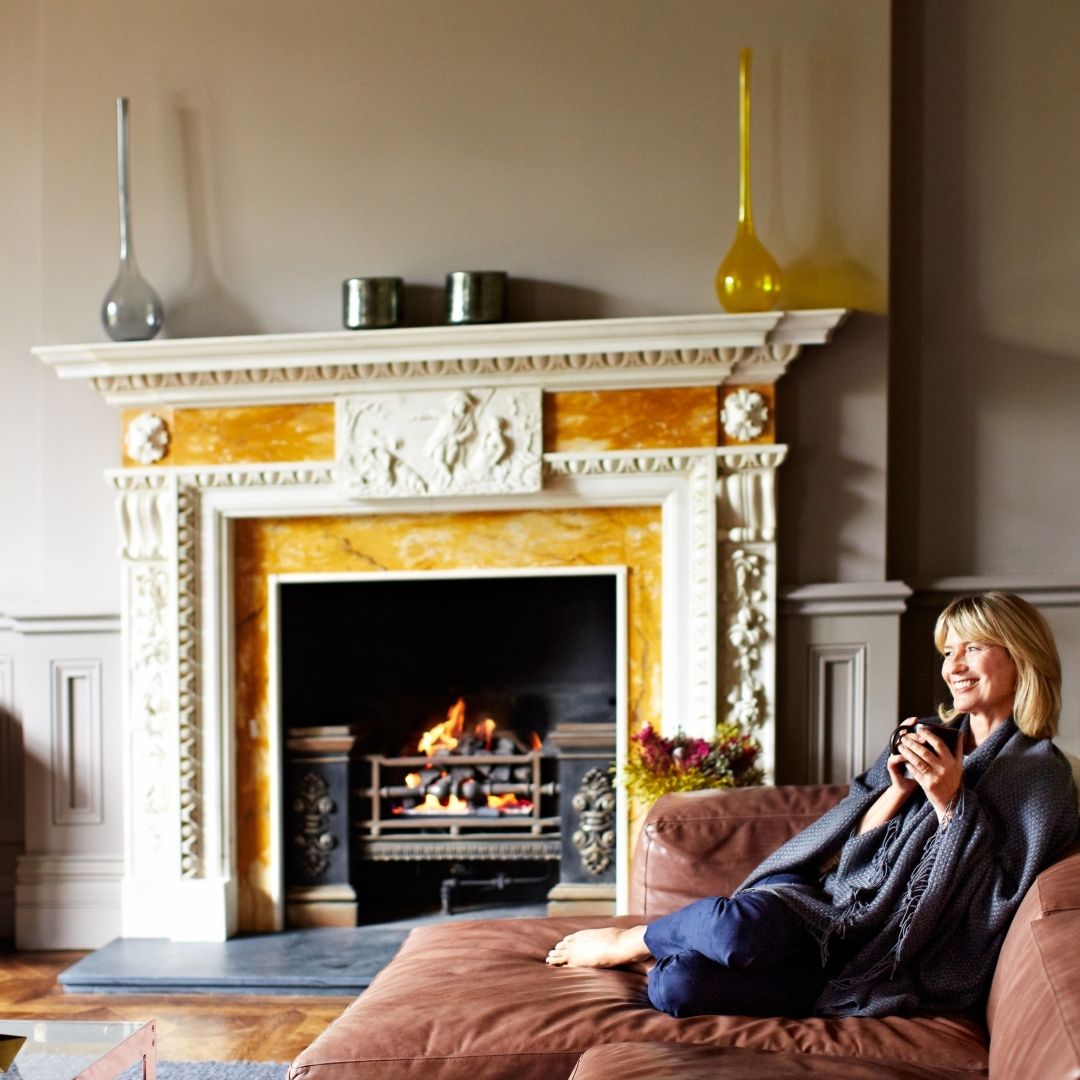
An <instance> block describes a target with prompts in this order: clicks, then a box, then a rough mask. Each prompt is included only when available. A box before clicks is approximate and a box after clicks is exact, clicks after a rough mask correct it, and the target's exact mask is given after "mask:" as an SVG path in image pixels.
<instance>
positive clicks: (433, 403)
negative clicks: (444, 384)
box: [337, 388, 543, 499]
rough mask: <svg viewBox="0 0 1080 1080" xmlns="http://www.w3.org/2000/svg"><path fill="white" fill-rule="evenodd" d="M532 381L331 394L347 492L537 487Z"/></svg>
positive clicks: (538, 440)
mask: <svg viewBox="0 0 1080 1080" xmlns="http://www.w3.org/2000/svg"><path fill="white" fill-rule="evenodd" d="M540 399H541V395H540V390H539V389H538V388H529V389H524V390H518V389H505V388H504V389H492V388H487V389H468V390H450V391H444V390H439V391H426V392H419V393H404V394H353V395H349V396H347V397H341V398H339V399H338V401H337V487H338V491H339V492H340V493H341V495H343V496H344V497H345V498H349V499H368V498H411V497H412V498H414V497H418V496H431V495H488V494H506V493H514V492H532V491H539V490H540V484H541V454H542V450H543V432H542V426H541V400H540Z"/></svg>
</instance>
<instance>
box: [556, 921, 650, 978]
mask: <svg viewBox="0 0 1080 1080" xmlns="http://www.w3.org/2000/svg"><path fill="white" fill-rule="evenodd" d="M651 956H652V953H650V952H649V950H648V949H647V948H646V947H645V927H644V926H632V927H631V928H630V929H629V930H620V929H619V928H618V927H617V926H605V927H602V928H600V929H598V930H578V931H577V933H575V934H568V935H567V936H566V937H564V938H563V939H562V941H560V942H559V943H558V944H557V945H556V946H555V947H554V948H553V949H552V950H551V952H549V953H548V954H547V963H549V964H551V965H553V966H554V967H601V968H606V967H618V966H619V965H620V964H633V963H638V962H640V961H642V960H648V959H649V958H650V957H651Z"/></svg>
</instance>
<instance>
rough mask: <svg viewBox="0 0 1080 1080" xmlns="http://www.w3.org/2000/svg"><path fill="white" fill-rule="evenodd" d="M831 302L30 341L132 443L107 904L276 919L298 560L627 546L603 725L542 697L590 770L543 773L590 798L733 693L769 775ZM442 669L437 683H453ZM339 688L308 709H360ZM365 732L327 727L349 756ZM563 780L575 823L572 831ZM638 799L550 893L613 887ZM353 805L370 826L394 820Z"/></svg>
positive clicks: (177, 918) (469, 563)
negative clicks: (119, 837) (320, 330)
mask: <svg viewBox="0 0 1080 1080" xmlns="http://www.w3.org/2000/svg"><path fill="white" fill-rule="evenodd" d="M844 314H845V313H844V312H842V311H810V312H768V313H763V314H754V315H708V316H686V317H682V316H677V317H665V318H642V319H615V320H595V321H582V322H565V323H533V324H506V325H498V324H496V325H490V326H453V327H431V328H421V329H415V330H414V329H395V330H386V331H367V332H365V333H363V334H350V333H347V332H336V333H325V334H293V335H279V336H258V337H235V338H215V339H202V340H162V341H154V342H125V343H112V344H109V343H106V344H102V345H91V346H61V347H55V348H43V349H38V350H35V351H36V352H37V353H38V355H39V356H40V357H41V358H42V359H43V360H44V361H45V362H46V363H48V364H50V365H52V366H54V367H55V368H56V370H57V373H58V374H59V375H60V376H61V377H62V378H82V379H86V380H88V381H89V382H90V383H91V384H92V385H93V386H94V388H96V389H97V390H98V391H99V392H101V393H102V394H103V395H104V397H105V399H106V401H107V402H109V403H110V404H113V405H116V406H118V407H120V408H121V409H122V410H123V412H122V423H123V432H124V454H123V465H122V467H121V468H118V469H116V470H112V471H110V473H109V482H110V483H111V484H112V485H113V487H114V488H115V490H116V493H117V507H118V516H119V522H120V533H121V562H122V573H123V599H122V623H123V643H124V646H123V647H124V650H125V652H124V656H125V663H124V670H125V685H124V687H123V709H124V718H123V723H124V731H125V740H124V747H123V769H124V775H125V785H124V794H123V799H124V820H125V859H124V867H125V868H124V876H123V881H122V891H121V896H122V932H123V934H124V935H125V936H130V937H139V936H147V937H170V938H173V939H176V940H183V939H193V940H218V939H221V938H224V937H227V936H229V935H230V934H233V933H235V932H237V931H238V930H246V931H258V930H271V929H275V928H280V927H282V926H283V925H284V924H285V916H286V907H287V904H288V896H287V893H286V888H285V884H284V882H285V869H284V864H285V861H286V838H285V835H284V834H285V831H286V830H285V824H284V817H283V806H284V801H283V792H282V769H281V756H282V752H283V749H284V743H286V742H287V741H288V740H289V739H290V738H291V737H292V736H291V735H290V734H289V732H291V731H292V730H293V729H294V728H298V727H300V728H302V727H303V726H304V724H305V723H307V722H308V721H307V720H304V721H302V722H301V723H300V724H292V721H291V720H285V721H283V719H282V711H281V706H282V701H281V700H279V699H280V698H281V697H282V695H283V694H285V693H287V692H288V691H287V690H286V689H285V688H284V687H283V685H279V681H278V679H277V669H276V666H275V665H277V664H278V662H279V656H280V649H279V644H280V643H279V641H278V637H277V633H278V630H277V624H276V622H275V621H274V620H275V619H276V618H277V612H276V610H275V604H277V599H276V594H277V593H278V591H279V590H280V589H281V588H283V587H284V586H283V585H282V584H281V583H282V582H285V581H286V580H288V579H289V578H290V575H312V576H318V575H337V576H338V577H340V578H347V577H349V576H350V575H353V576H355V575H365V576H366V577H367V578H369V579H370V580H371V581H374V580H376V579H385V580H386V581H389V579H390V578H391V577H392V576H393V575H398V576H400V577H402V578H403V579H404V578H405V577H407V576H409V575H413V576H416V577H421V576H423V575H435V576H441V577H442V578H444V579H449V578H453V577H454V576H455V575H469V574H472V575H474V576H479V577H482V576H484V575H494V576H498V575H509V574H512V573H524V574H525V575H526V576H528V575H533V576H537V575H543V574H553V575H555V576H556V577H558V576H559V575H564V576H570V575H573V574H576V573H583V572H591V573H600V574H601V576H603V574H605V573H607V572H609V571H611V570H617V571H618V572H619V573H620V574H622V575H623V580H624V582H625V585H624V596H625V601H624V605H623V607H622V609H621V610H618V611H617V615H616V622H617V626H616V630H615V633H616V635H620V634H621V635H622V640H623V642H624V646H619V647H618V649H617V653H618V654H619V655H620V657H621V659H617V660H616V692H615V695H614V697H615V719H614V725H613V726H614V729H615V730H614V733H613V734H612V733H611V731H610V727H611V726H612V725H611V723H610V722H604V723H593V722H590V721H588V720H582V721H580V722H578V721H577V720H573V719H572V718H571V717H570V713H569V712H566V711H564V712H563V713H559V710H560V709H562V707H563V705H562V704H559V703H558V702H556V703H554V704H551V703H549V708H550V709H551V710H552V712H551V715H552V716H555V715H556V714H559V715H563V716H564V719H563V720H560V721H558V722H554V726H553V727H549V730H548V731H547V733H546V734H545V733H543V732H541V733H540V735H541V739H542V744H543V745H544V746H545V748H546V749H545V753H552V754H553V758H554V759H555V760H557V761H558V762H559V763H560V765H559V768H560V769H561V768H564V767H565V766H566V765H567V763H570V762H574V763H576V765H575V767H577V768H579V769H583V770H584V772H579V775H577V776H576V777H574V778H573V779H571V780H569V781H567V780H566V779H565V777H564V776H559V777H556V778H555V780H553V781H552V780H549V779H547V778H546V777H542V778H541V784H542V785H543V784H546V783H549V782H553V783H557V784H558V785H559V787H560V789H563V788H565V784H566V783H570V785H571V786H572V787H573V789H574V791H575V793H579V792H582V798H583V800H584V801H585V803H586V804H587V807H586V811H585V812H586V813H587V814H588V815H589V817H588V821H589V822H590V823H591V824H595V821H596V818H597V816H600V813H601V812H600V811H599V810H597V809H596V807H599V806H602V805H605V799H608V798H609V796H608V795H604V794H603V793H599V792H593V791H592V789H591V788H589V786H588V785H587V784H585V783H584V779H585V775H586V774H587V773H588V772H590V771H593V768H594V766H593V764H591V763H590V762H598V761H600V760H601V759H604V760H610V758H611V753H610V748H611V745H612V744H613V745H614V750H615V754H614V756H615V758H616V759H619V758H621V757H623V755H624V754H625V751H626V746H627V740H628V738H629V735H630V733H631V731H633V730H636V729H637V728H638V727H639V726H641V725H644V724H646V723H649V724H652V725H654V726H656V727H658V728H660V729H661V730H665V731H674V730H676V729H679V728H681V729H682V730H683V731H685V732H687V733H688V734H693V735H701V736H706V737H707V736H709V735H711V734H712V732H713V730H714V729H715V725H716V723H717V722H718V720H719V719H729V720H734V721H737V722H739V723H741V724H744V725H747V726H749V727H751V728H752V729H753V730H754V732H755V734H756V735H757V736H758V738H759V739H760V740H761V742H762V744H763V747H764V753H763V764H764V766H765V769H766V771H767V773H769V774H770V775H771V768H772V762H773V760H774V746H773V731H774V723H773V701H774V689H775V687H774V667H775V628H776V618H775V610H776V520H775V489H774V485H775V477H776V472H777V469H778V468H779V466H780V465H781V463H782V461H783V460H784V456H785V454H786V452H787V448H786V447H783V446H778V445H776V443H775V408H776V400H775V399H776V395H775V386H774V384H775V383H776V381H777V380H778V379H779V378H780V376H781V375H782V374H783V372H784V370H785V368H786V367H787V365H788V364H789V363H791V362H792V361H793V360H794V359H795V358H796V356H797V355H798V354H799V352H800V350H801V348H802V347H803V346H805V345H809V344H821V343H824V342H826V341H827V340H828V339H829V337H830V335H831V334H832V332H833V330H834V328H835V327H836V326H837V325H838V324H839V323H840V322H841V321H842V319H843V317H844ZM369 586H370V582H369V583H368V584H365V585H364V587H369ZM406 647H407V643H406ZM620 664H621V665H622V667H620V666H619V665H620ZM454 678H456V677H451V679H450V681H451V683H452V682H453V681H454ZM446 691H447V693H448V694H449V699H448V700H443V701H440V702H439V703H438V706H437V707H438V709H439V710H441V711H442V713H445V710H446V709H448V708H449V707H450V706H451V705H453V704H454V703H455V702H456V700H457V696H455V695H454V689H453V688H452V687H449V686H448V687H447V688H446ZM439 693H440V694H441V693H443V690H442V689H441V688H440V691H439ZM433 696H439V695H438V694H434V695H433ZM460 696H464V695H460ZM494 696H495V698H497V697H498V695H497V694H495V695H494ZM511 696H513V695H511ZM352 704H353V705H358V706H359V705H363V703H362V702H353V703H352ZM503 704H504V705H505V702H504V703H503ZM563 704H565V703H563ZM371 705H372V713H371V715H375V714H377V713H379V711H380V710H381V709H382V706H379V705H377V703H374V702H372V703H371ZM498 705H499V702H498V701H497V700H495V701H493V702H492V703H491V707H492V709H495V708H496V706H498ZM477 707H478V708H481V709H482V708H484V707H485V706H484V705H483V704H482V703H480V702H478V704H477ZM431 708H433V709H434V708H436V705H435V703H434V701H432V704H431ZM335 709H336V707H333V706H332V707H331V709H330V714H327V715H326V717H325V719H328V720H333V721H334V722H333V723H325V724H319V723H317V724H313V725H312V727H313V728H318V727H322V728H345V729H349V728H350V727H352V726H353V725H355V724H356V722H357V719H359V720H360V721H361V722H363V721H364V713H363V710H362V709H361V710H360V712H359V713H355V714H354V713H352V712H350V711H349V710H348V709H336V711H335ZM586 711H587V710H586ZM320 718H322V714H319V715H318V716H317V717H316V719H320ZM495 719H496V721H497V723H498V722H499V718H498V717H495ZM309 734H310V733H309ZM362 735H363V732H362V731H358V732H356V733H353V732H351V731H350V730H346V731H345V732H344V734H342V733H341V732H338V733H337V734H328V735H327V736H326V737H327V738H330V739H331V740H334V739H336V740H338V741H337V742H336V743H335V746H336V749H334V750H333V751H332V753H333V754H335V755H344V756H345V757H346V758H347V757H348V755H349V754H350V753H351V752H352V751H351V750H350V749H349V748H348V747H349V746H351V745H352V744H350V743H349V740H350V739H360V738H361V736H362ZM549 744H550V745H549ZM375 752H376V753H381V754H382V755H383V756H384V757H395V756H401V754H400V747H397V748H395V747H393V746H386V747H383V748H382V750H379V751H375ZM590 755H591V758H590ZM362 756H363V755H362V754H361V757H362ZM586 766H588V767H587V768H586ZM380 768H381V766H380ZM353 786H354V788H362V787H366V788H372V787H378V788H382V787H384V786H386V787H390V788H393V787H398V786H403V785H399V784H398V783H397V781H396V779H395V778H393V777H391V778H390V779H389V780H388V781H387V782H386V783H385V784H384V783H383V778H382V776H380V778H379V781H378V782H377V783H374V782H373V781H371V780H368V779H364V778H362V777H361V778H360V779H357V780H356V781H355V783H354V785H353ZM562 795H563V797H562V798H561V799H560V805H559V819H560V823H559V833H560V836H561V837H563V834H565V833H567V832H568V831H569V832H573V831H575V829H574V827H573V823H572V822H570V823H568V822H567V820H566V819H565V817H564V814H565V812H566V807H567V804H568V802H569V800H567V799H566V798H565V790H563V791H562ZM380 798H381V796H380ZM542 798H543V796H542ZM575 798H576V794H575ZM590 800H594V803H590ZM331 801H333V800H331ZM315 803H316V804H318V805H325V804H323V803H319V800H318V799H316V800H315ZM381 813H382V810H381V808H380V821H381V820H382V818H381ZM316 817H317V815H316ZM541 817H554V813H553V812H552V813H551V814H545V813H543V812H542V813H541ZM360 820H361V821H365V820H366V821H369V822H370V821H371V820H374V819H373V817H372V816H371V815H368V816H367V817H365V818H362V819H360ZM635 828H636V823H635V816H634V813H633V808H632V807H630V806H629V805H628V803H627V801H626V799H625V797H624V793H623V791H622V790H621V789H619V788H617V789H616V792H615V810H614V828H613V832H614V840H615V850H614V854H613V856H612V858H613V865H614V870H613V872H614V882H613V884H612V885H611V886H605V888H607V893H606V894H604V895H601V894H600V893H599V892H598V889H597V886H595V885H594V884H590V883H589V882H584V881H573V880H567V879H566V877H565V875H561V876H560V882H559V890H561V892H560V895H558V896H557V897H555V898H553V900H552V904H553V906H554V907H555V908H556V909H559V905H568V906H570V907H572V906H573V905H574V904H578V905H592V910H595V909H596V907H597V906H603V907H605V908H606V910H608V911H610V910H612V908H614V909H616V910H625V909H626V904H627V897H628V884H629V883H628V878H627V873H628V867H629V855H630V846H631V844H632V842H633V838H634V834H635ZM365 829H366V833H365V832H364V830H365ZM391 831H392V830H391ZM361 834H362V835H361V837H360V839H361V840H365V838H366V841H370V842H371V843H372V844H374V842H375V841H376V840H378V841H380V842H382V841H384V840H385V836H384V831H383V830H382V827H381V825H380V831H379V835H375V832H374V830H372V829H371V828H369V827H367V826H361ZM563 838H564V837H563ZM539 839H541V840H542V839H543V837H542V836H541V837H540V838H539ZM595 839H596V830H594V831H593V834H592V840H595ZM371 850H373V849H371V848H369V849H368V852H369V853H370V851H371ZM562 861H563V860H562V856H560V864H561V863H562ZM361 899H362V898H361Z"/></svg>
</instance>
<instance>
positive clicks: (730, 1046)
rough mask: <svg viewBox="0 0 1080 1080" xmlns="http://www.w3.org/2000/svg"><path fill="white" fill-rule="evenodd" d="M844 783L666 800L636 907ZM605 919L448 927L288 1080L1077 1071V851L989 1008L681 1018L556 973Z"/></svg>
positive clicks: (306, 1055) (1007, 1078) (675, 890)
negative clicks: (960, 1012) (563, 943)
mask: <svg viewBox="0 0 1080 1080" xmlns="http://www.w3.org/2000/svg"><path fill="white" fill-rule="evenodd" d="M845 790H846V789H845V788H843V787H772V788H753V789H743V790H738V791H728V792H716V791H710V792H697V793H694V794H692V795H672V796H667V797H666V798H664V799H661V800H660V801H659V802H658V803H657V804H656V806H655V807H654V808H653V810H652V812H651V813H650V814H649V817H648V819H647V822H646V824H645V827H644V829H643V831H642V834H641V839H640V841H639V843H638V847H637V850H636V852H635V854H634V864H633V879H632V888H631V908H632V910H634V911H637V912H640V913H641V914H640V915H636V916H633V917H628V918H622V919H620V920H618V921H619V922H620V923H621V924H622V925H632V924H633V923H635V922H640V921H643V920H648V919H652V918H656V917H657V916H659V915H662V914H665V913H667V912H669V911H672V910H673V909H675V908H677V907H680V906H681V905H683V904H685V903H687V902H688V901H690V900H694V899H697V898H698V897H701V896H709V895H716V894H719V895H724V894H727V893H730V891H731V890H732V889H733V888H735V887H736V886H737V885H738V884H739V882H740V881H741V880H742V879H743V878H744V877H745V875H746V874H747V873H748V872H749V871H750V870H751V869H752V868H753V867H754V866H755V865H756V864H757V863H758V862H760V861H761V859H762V858H764V856H765V855H766V854H768V853H769V852H770V851H772V850H774V849H775V848H776V847H778V846H779V845H780V844H781V843H782V842H783V841H784V840H786V839H787V838H788V837H789V836H791V835H792V834H793V833H795V832H796V831H797V830H799V829H801V828H803V827H804V826H805V825H807V824H808V823H809V822H810V821H812V820H814V819H815V818H816V817H818V816H819V815H820V814H822V813H823V812H824V811H825V810H826V809H828V808H829V807H830V806H831V805H833V803H835V802H836V801H837V800H838V799H839V798H841V797H842V796H843V794H844V791H845ZM610 921H611V920H608V919H600V918H580V917H579V918H572V917H553V918H546V919H543V918H540V919H536V918H534V919H507V920H490V921H476V922H447V923H441V924H436V925H432V926H425V927H423V928H421V929H418V930H414V931H413V932H412V933H411V934H410V936H409V938H408V939H407V940H406V942H405V944H404V945H403V946H402V948H401V950H400V952H399V953H398V955H397V956H396V957H395V958H394V960H393V961H392V963H390V964H389V965H388V966H387V968H386V969H385V970H384V971H383V972H382V973H381V974H380V975H379V976H378V977H377V978H376V979H375V980H374V982H373V983H372V985H371V986H370V988H369V989H367V990H366V991H365V992H364V993H363V995H362V996H361V997H359V998H358V999H357V1000H356V1001H355V1002H354V1003H353V1004H352V1005H351V1006H350V1007H349V1008H348V1009H347V1010H346V1011H345V1012H344V1013H343V1014H342V1016H341V1017H340V1018H339V1019H338V1020H336V1021H335V1022H334V1023H333V1024H332V1025H331V1026H330V1027H329V1028H328V1029H327V1030H326V1031H325V1032H324V1033H323V1034H322V1035H320V1036H319V1037H318V1038H317V1039H316V1040H315V1041H314V1042H313V1043H312V1044H311V1046H309V1047H308V1048H307V1049H306V1050H305V1051H304V1052H303V1053H302V1054H300V1056H299V1057H298V1058H297V1059H296V1060H295V1061H294V1062H293V1065H292V1068H291V1069H290V1071H289V1078H290V1080H411V1078H416V1080H420V1078H423V1080H495V1078H499V1080H501V1078H507V1080H509V1078H513V1080H565V1078H569V1077H572V1080H612V1078H616V1080H659V1078H664V1077H676V1078H678V1080H696V1078H698V1077H701V1078H705V1077H709V1078H718V1077H719V1078H723V1077H752V1078H754V1080H774V1078H777V1080H778V1078H781V1077H783V1078H786V1077H805V1076H816V1077H831V1078H840V1080H846V1078H851V1080H856V1078H858V1080H864V1078H865V1080H872V1078H875V1077H882V1078H884V1077H891V1078H902V1080H946V1078H954V1080H956V1078H960V1077H971V1076H980V1075H981V1076H986V1075H989V1076H990V1077H992V1078H993V1080H1057V1078H1065V1077H1080V852H1077V853H1074V854H1072V855H1070V856H1068V857H1067V858H1065V859H1063V860H1062V861H1061V862H1059V863H1057V864H1056V865H1055V866H1053V867H1051V868H1049V869H1048V870H1046V871H1045V872H1044V873H1043V874H1041V875H1040V877H1039V878H1038V880H1037V881H1036V883H1035V884H1034V885H1033V886H1032V888H1031V891H1030V892H1029V893H1028V895H1027V897H1026V898H1025V900H1024V902H1023V904H1022V906H1021V908H1020V910H1019V912H1018V914H1017V916H1016V918H1015V920H1014V922H1013V925H1012V927H1011V929H1010V931H1009V934H1008V937H1007V939H1006V941H1005V945H1004V947H1003V949H1002V951H1001V956H1000V958H999V960H998V965H997V970H996V973H995V975H994V981H993V986H992V989H991V992H990V999H989V1003H988V1006H987V1009H986V1013H985V1016H977V1017H965V1016H917V1017H883V1018H879V1019H868V1018H861V1017H850V1018H845V1019H841V1020H828V1019H823V1018H820V1017H805V1018H801V1019H794V1018H790V1017H775V1018H768V1019H762V1018H760V1017H746V1016H699V1017H693V1018H690V1019H685V1020H676V1019H673V1018H672V1017H670V1016H667V1015H665V1014H663V1013H660V1012H657V1011H655V1010H654V1009H652V1008H651V1007H650V1006H649V1004H648V1001H647V1000H646V997H645V976H644V973H643V972H642V971H641V970H631V969H617V970H588V969H569V968H550V967H547V966H546V965H545V963H544V957H545V955H546V953H547V951H548V950H549V949H550V948H551V946H552V945H553V944H554V943H555V942H556V941H558V940H559V939H560V938H561V937H562V936H563V935H565V934H567V933H569V932H570V931H572V930H576V929H579V928H581V927H584V926H597V925H604V924H606V923H609V922H610Z"/></svg>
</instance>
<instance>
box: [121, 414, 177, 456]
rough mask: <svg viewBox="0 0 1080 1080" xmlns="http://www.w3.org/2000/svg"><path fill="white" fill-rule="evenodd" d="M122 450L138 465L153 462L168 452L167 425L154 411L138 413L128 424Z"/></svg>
mask: <svg viewBox="0 0 1080 1080" xmlns="http://www.w3.org/2000/svg"><path fill="white" fill-rule="evenodd" d="M124 450H125V452H126V453H127V456H128V457H129V458H131V460H132V461H137V462H138V463H139V464H140V465H153V464H155V463H156V462H158V461H160V460H161V459H162V458H163V457H164V456H165V455H166V454H167V453H168V452H169V425H168V424H166V423H165V421H164V419H163V418H162V417H160V416H158V415H157V414H156V413H148V412H144V413H139V415H138V416H136V417H135V419H134V420H132V421H131V423H130V424H128V427H127V432H126V433H125V435H124Z"/></svg>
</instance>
